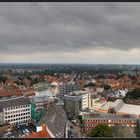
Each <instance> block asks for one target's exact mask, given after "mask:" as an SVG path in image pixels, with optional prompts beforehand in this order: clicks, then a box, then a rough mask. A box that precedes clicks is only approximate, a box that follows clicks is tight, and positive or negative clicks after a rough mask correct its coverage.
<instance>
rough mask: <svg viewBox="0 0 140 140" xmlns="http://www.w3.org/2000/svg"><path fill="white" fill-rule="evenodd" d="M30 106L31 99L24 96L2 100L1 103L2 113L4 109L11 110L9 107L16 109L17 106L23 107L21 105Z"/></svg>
mask: <svg viewBox="0 0 140 140" xmlns="http://www.w3.org/2000/svg"><path fill="white" fill-rule="evenodd" d="M27 104H30V100H29V98H25V97H24V96H21V97H16V98H11V99H6V100H1V101H0V111H2V110H3V108H9V107H15V106H21V105H27Z"/></svg>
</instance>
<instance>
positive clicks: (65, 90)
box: [58, 83, 80, 96]
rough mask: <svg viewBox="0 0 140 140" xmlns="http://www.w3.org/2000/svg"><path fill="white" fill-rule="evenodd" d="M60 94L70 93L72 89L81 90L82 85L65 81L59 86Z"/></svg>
mask: <svg viewBox="0 0 140 140" xmlns="http://www.w3.org/2000/svg"><path fill="white" fill-rule="evenodd" d="M58 89H59V94H60V96H64V95H67V94H69V93H70V92H72V91H75V90H79V89H80V86H79V85H78V84H76V83H65V84H61V85H59V87H58Z"/></svg>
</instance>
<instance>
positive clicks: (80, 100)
mask: <svg viewBox="0 0 140 140" xmlns="http://www.w3.org/2000/svg"><path fill="white" fill-rule="evenodd" d="M90 94H91V92H90V91H81V90H77V91H73V92H71V93H70V94H69V95H64V110H65V112H66V113H71V114H74V115H76V116H77V115H79V111H80V110H85V109H88V108H89V98H90Z"/></svg>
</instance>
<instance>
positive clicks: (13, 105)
mask: <svg viewBox="0 0 140 140" xmlns="http://www.w3.org/2000/svg"><path fill="white" fill-rule="evenodd" d="M0 114H1V119H0V121H1V122H9V123H10V124H12V125H16V124H19V125H20V124H25V123H29V122H30V121H31V105H30V100H29V99H28V98H25V97H23V96H21V97H16V98H11V99H6V100H1V101H0Z"/></svg>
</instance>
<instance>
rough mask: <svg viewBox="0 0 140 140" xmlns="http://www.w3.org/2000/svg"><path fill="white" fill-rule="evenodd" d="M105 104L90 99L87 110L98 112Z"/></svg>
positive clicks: (97, 99)
mask: <svg viewBox="0 0 140 140" xmlns="http://www.w3.org/2000/svg"><path fill="white" fill-rule="evenodd" d="M105 103H106V102H105V101H101V100H100V98H96V97H95V98H92V97H90V101H89V109H91V110H96V111H98V110H99V109H100V108H101V107H102V106H103V105H104V104H105Z"/></svg>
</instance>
